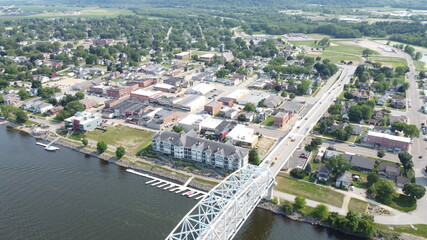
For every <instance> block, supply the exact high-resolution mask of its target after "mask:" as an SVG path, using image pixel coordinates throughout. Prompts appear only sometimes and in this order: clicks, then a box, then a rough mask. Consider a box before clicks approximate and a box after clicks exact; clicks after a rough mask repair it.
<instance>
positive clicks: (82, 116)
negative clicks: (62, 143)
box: [64, 112, 102, 132]
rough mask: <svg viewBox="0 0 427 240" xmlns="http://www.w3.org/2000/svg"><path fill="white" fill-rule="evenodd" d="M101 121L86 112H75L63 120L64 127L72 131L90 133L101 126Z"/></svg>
mask: <svg viewBox="0 0 427 240" xmlns="http://www.w3.org/2000/svg"><path fill="white" fill-rule="evenodd" d="M101 122H102V119H101V118H100V117H97V116H94V115H92V114H91V113H88V112H77V113H76V114H75V115H74V116H72V117H70V118H67V119H65V120H64V123H65V127H66V128H69V129H72V130H73V131H82V132H90V131H93V130H95V129H96V128H97V127H99V126H100V125H101Z"/></svg>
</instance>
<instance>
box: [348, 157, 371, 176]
mask: <svg viewBox="0 0 427 240" xmlns="http://www.w3.org/2000/svg"><path fill="white" fill-rule="evenodd" d="M343 157H344V158H345V159H347V160H349V162H350V163H351V165H352V168H353V169H355V170H358V171H362V172H372V171H373V170H374V168H375V160H374V159H372V158H367V157H362V156H359V155H348V154H344V155H343Z"/></svg>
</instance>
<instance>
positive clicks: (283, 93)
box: [280, 91, 288, 97]
mask: <svg viewBox="0 0 427 240" xmlns="http://www.w3.org/2000/svg"><path fill="white" fill-rule="evenodd" d="M280 96H282V97H287V96H288V93H287V92H285V91H282V93H281V94H280Z"/></svg>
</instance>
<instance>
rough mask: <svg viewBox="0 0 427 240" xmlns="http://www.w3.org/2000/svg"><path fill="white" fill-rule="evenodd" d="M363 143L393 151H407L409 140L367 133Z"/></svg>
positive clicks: (378, 133)
mask: <svg viewBox="0 0 427 240" xmlns="http://www.w3.org/2000/svg"><path fill="white" fill-rule="evenodd" d="M363 143H365V144H369V145H372V146H374V147H380V148H386V149H387V148H388V149H393V150H401V151H408V149H409V145H410V144H411V139H410V138H407V137H400V136H395V135H390V134H387V133H381V132H374V131H369V132H368V133H367V134H366V136H365V137H364V138H363Z"/></svg>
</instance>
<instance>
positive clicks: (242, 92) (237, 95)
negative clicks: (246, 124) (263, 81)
mask: <svg viewBox="0 0 427 240" xmlns="http://www.w3.org/2000/svg"><path fill="white" fill-rule="evenodd" d="M248 94H249V90H248V89H236V90H234V91H233V92H231V93H230V94H228V95H227V96H226V97H227V98H231V99H234V100H235V101H236V102H237V101H239V100H240V99H241V98H243V97H244V96H246V95H248Z"/></svg>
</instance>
